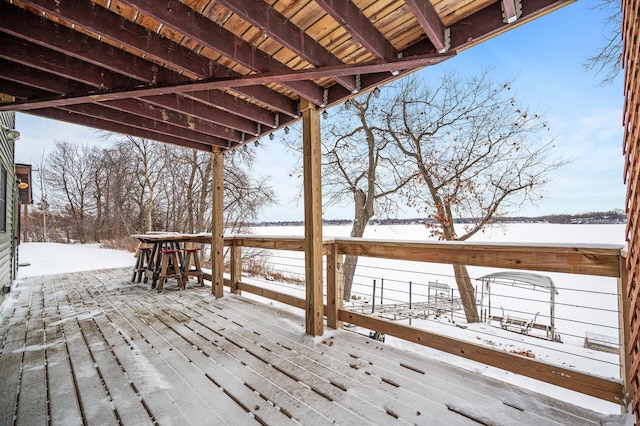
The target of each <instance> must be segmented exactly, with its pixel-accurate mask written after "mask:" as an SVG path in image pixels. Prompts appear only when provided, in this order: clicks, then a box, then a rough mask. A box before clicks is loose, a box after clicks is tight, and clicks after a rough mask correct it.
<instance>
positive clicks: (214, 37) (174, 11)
mask: <svg viewBox="0 0 640 426" xmlns="http://www.w3.org/2000/svg"><path fill="white" fill-rule="evenodd" d="M122 1H123V2H124V3H125V4H127V5H128V6H129V7H132V8H134V9H136V10H138V11H140V12H142V13H144V14H145V15H149V16H151V17H153V18H154V19H157V20H158V21H160V22H162V23H163V24H164V25H168V26H170V27H173V28H176V29H178V30H179V31H180V32H181V33H183V34H185V35H186V36H187V37H189V38H192V39H194V40H197V41H198V42H199V43H201V44H203V45H205V46H207V47H209V48H210V49H212V50H215V51H218V52H219V53H220V54H222V55H226V56H229V57H233V58H234V59H235V60H236V61H238V62H239V63H241V64H243V65H244V66H246V67H248V68H250V69H252V70H254V71H263V72H264V71H276V72H277V71H281V72H282V71H286V70H288V68H287V67H286V66H285V65H284V64H282V63H280V62H278V61H276V60H275V59H273V58H271V57H270V56H268V55H266V54H265V53H264V52H262V51H260V50H256V49H254V48H253V47H252V46H251V45H250V44H249V43H247V42H245V41H244V40H242V39H240V38H239V37H236V36H235V35H234V34H233V33H231V32H229V31H227V30H225V29H224V28H222V27H220V26H218V25H216V24H215V23H214V22H212V21H210V20H209V19H207V18H205V17H204V16H202V15H199V14H197V13H195V11H194V10H193V9H191V8H189V7H188V6H186V5H184V4H182V3H180V2H179V1H178V0H168V1H167V2H164V3H163V6H162V7H158V4H157V3H156V2H154V1H153V0H136V1H132V0H122ZM284 86H286V87H288V88H289V89H291V90H292V91H294V92H296V93H297V94H298V95H300V96H302V97H304V98H306V99H309V100H310V101H312V102H314V103H315V104H317V105H320V104H322V97H323V93H322V89H321V88H320V87H318V86H317V85H315V84H314V83H313V82H310V81H307V82H287V83H286V84H284Z"/></svg>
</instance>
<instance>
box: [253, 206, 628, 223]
mask: <svg viewBox="0 0 640 426" xmlns="http://www.w3.org/2000/svg"><path fill="white" fill-rule="evenodd" d="M476 221H477V219H475V218H464V217H462V218H456V219H455V220H454V223H462V224H464V223H474V222H476ZM626 221H627V215H626V214H625V213H624V211H623V210H622V209H614V210H609V211H605V212H588V213H579V214H551V215H545V216H505V217H494V218H493V222H494V223H540V222H542V223H558V224H597V223H626ZM352 222H353V220H351V219H323V220H322V223H323V224H324V225H329V226H347V225H351V223H352ZM416 223H435V219H433V218H419V217H413V218H405V219H402V218H381V219H371V220H369V225H412V224H416ZM247 225H249V226H302V225H304V222H301V221H284V222H258V223H254V224H247Z"/></svg>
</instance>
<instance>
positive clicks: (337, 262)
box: [327, 242, 344, 328]
mask: <svg viewBox="0 0 640 426" xmlns="http://www.w3.org/2000/svg"><path fill="white" fill-rule="evenodd" d="M343 258H344V256H341V255H339V254H338V244H337V243H335V242H333V243H331V244H330V245H329V250H328V252H327V327H329V328H342V321H340V320H338V311H339V310H340V309H342V283H343V279H342V260H343Z"/></svg>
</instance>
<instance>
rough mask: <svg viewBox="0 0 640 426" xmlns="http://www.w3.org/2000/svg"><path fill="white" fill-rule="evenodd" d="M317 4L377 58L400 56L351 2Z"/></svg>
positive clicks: (335, 0)
mask: <svg viewBox="0 0 640 426" xmlns="http://www.w3.org/2000/svg"><path fill="white" fill-rule="evenodd" d="M425 1H428V0H425ZM316 3H318V5H319V6H320V7H321V8H323V9H324V10H325V12H327V13H328V14H329V15H331V17H332V18H333V19H335V20H336V21H337V22H338V23H339V24H341V25H342V26H343V27H344V28H345V29H346V30H347V31H348V32H349V33H350V34H351V35H352V36H353V38H355V39H356V40H358V42H359V43H360V44H361V45H363V46H364V47H365V49H367V50H368V51H369V52H370V53H371V54H372V55H374V56H375V57H376V58H378V59H389V58H395V57H396V56H397V55H398V52H397V51H396V49H395V48H394V47H393V45H392V44H391V43H390V42H389V41H388V40H387V39H386V38H384V36H383V35H382V34H381V33H380V31H378V30H377V29H376V27H374V26H373V24H372V23H371V21H369V19H367V17H366V16H364V14H363V13H362V11H361V10H360V9H358V8H357V7H356V5H355V4H353V3H352V2H351V0H316Z"/></svg>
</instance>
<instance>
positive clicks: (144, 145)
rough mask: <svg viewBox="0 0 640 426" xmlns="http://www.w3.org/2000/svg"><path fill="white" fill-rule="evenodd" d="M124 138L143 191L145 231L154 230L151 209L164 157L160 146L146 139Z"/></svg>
mask: <svg viewBox="0 0 640 426" xmlns="http://www.w3.org/2000/svg"><path fill="white" fill-rule="evenodd" d="M126 138H127V142H128V146H129V147H130V149H131V153H132V154H133V157H134V158H135V159H136V161H135V167H136V170H135V175H136V176H137V178H138V182H139V184H140V186H141V187H142V188H143V191H144V192H143V196H144V200H145V206H144V223H145V231H152V230H153V229H154V227H153V224H154V221H153V208H154V201H155V198H156V196H157V193H156V189H157V188H158V186H159V183H160V181H161V180H162V178H163V170H164V167H165V164H166V162H165V157H164V156H163V155H161V153H160V151H161V149H162V145H160V144H158V143H157V142H153V141H150V140H147V139H139V138H134V137H131V136H127V137H126ZM165 228H166V227H165Z"/></svg>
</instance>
